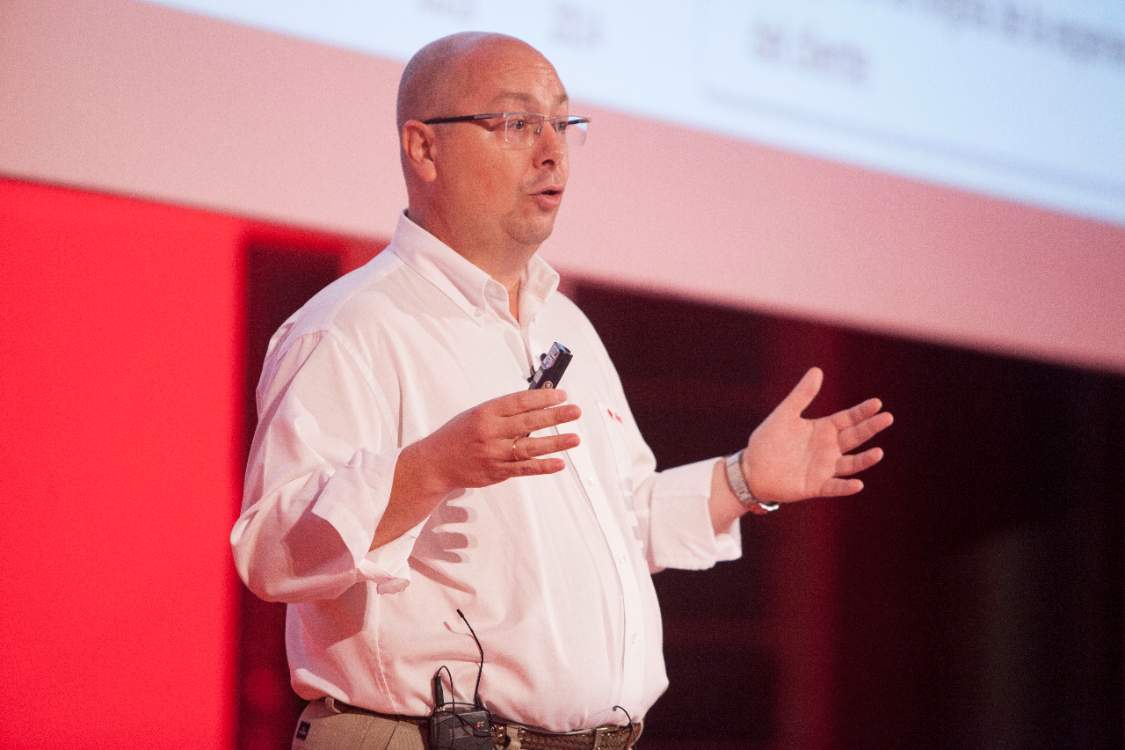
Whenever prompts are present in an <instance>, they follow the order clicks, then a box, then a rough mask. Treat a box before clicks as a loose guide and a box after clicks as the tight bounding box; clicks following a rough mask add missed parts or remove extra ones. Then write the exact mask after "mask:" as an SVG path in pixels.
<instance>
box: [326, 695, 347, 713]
mask: <svg viewBox="0 0 1125 750" xmlns="http://www.w3.org/2000/svg"><path fill="white" fill-rule="evenodd" d="M324 705H325V706H326V707H327V708H328V710H329V711H331V712H332V713H334V714H340V713H343V711H341V710H340V709H338V708H336V699H335V698H333V697H332V696H331V695H326V696H324Z"/></svg>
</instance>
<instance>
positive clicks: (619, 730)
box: [324, 698, 644, 750]
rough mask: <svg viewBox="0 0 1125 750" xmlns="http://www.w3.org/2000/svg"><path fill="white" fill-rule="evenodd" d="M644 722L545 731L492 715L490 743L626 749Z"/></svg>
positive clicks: (553, 749) (342, 708) (336, 706)
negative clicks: (563, 730)
mask: <svg viewBox="0 0 1125 750" xmlns="http://www.w3.org/2000/svg"><path fill="white" fill-rule="evenodd" d="M324 702H325V704H326V705H327V706H328V707H329V708H330V709H333V710H336V711H339V712H341V713H353V714H366V715H367V716H375V717H378V718H380V719H389V720H391V721H409V722H411V723H413V724H417V725H418V726H419V728H421V729H423V730H424V729H425V727H426V723H427V722H428V721H429V718H428V717H423V716H401V715H396V714H381V713H379V712H378V711H372V710H370V709H367V708H360V707H359V706H353V705H350V704H348V703H344V702H343V701H341V700H336V699H334V698H325V699H324ZM643 729H644V722H635V723H633V724H627V725H625V726H601V727H595V728H594V729H585V730H580V731H576V732H547V731H544V730H542V729H534V728H532V727H529V726H525V725H523V724H519V723H517V722H514V721H508V720H506V719H501V718H499V717H496V716H494V717H492V744H493V746H494V747H496V748H500V749H501V750H502V749H503V748H507V747H511V746H513V745H514V746H515V747H518V748H520V750H628V749H629V748H631V747H634V743H635V742H636V741H637V740H638V739H640V737H641V731H642V730H643Z"/></svg>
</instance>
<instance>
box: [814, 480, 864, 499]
mask: <svg viewBox="0 0 1125 750" xmlns="http://www.w3.org/2000/svg"><path fill="white" fill-rule="evenodd" d="M862 489H863V482H861V481H860V480H858V479H837V478H835V477H833V478H832V479H828V480H825V482H824V484H822V485H821V486H820V496H821V497H843V496H845V495H854V494H855V493H857V492H859V491H860V490H862Z"/></svg>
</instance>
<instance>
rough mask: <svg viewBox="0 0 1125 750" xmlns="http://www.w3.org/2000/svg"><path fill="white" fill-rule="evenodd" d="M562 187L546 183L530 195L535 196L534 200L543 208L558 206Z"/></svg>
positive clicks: (560, 200) (560, 201)
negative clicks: (546, 184) (545, 185)
mask: <svg viewBox="0 0 1125 750" xmlns="http://www.w3.org/2000/svg"><path fill="white" fill-rule="evenodd" d="M562 194H563V188H562V185H548V186H547V187H545V188H543V189H542V190H537V191H536V192H534V193H532V194H531V196H532V197H533V198H535V202H536V203H537V204H538V205H539V207H540V208H543V209H554V208H558V207H559V204H560V203H562Z"/></svg>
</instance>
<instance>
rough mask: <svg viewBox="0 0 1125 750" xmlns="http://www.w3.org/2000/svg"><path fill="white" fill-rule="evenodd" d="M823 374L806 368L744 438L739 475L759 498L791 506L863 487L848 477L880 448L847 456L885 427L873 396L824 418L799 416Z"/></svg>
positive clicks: (875, 459) (878, 456)
mask: <svg viewBox="0 0 1125 750" xmlns="http://www.w3.org/2000/svg"><path fill="white" fill-rule="evenodd" d="M823 381H824V373H823V372H821V370H820V369H819V368H816V367H814V368H812V369H810V370H809V371H808V372H806V373H805V375H804V376H803V377H802V378H801V380H800V382H798V383H797V385H796V386H795V387H794V388H793V390H792V391H791V392H790V393H789V395H788V396H786V397H785V399H784V400H783V401H782V402H781V403H780V404H778V405H777V407H776V408H775V409H774V410H773V411H772V412H771V413H770V415H769V416H768V417H766V418H765V420H764V421H763V422H762V423H761V424H760V425H758V427H757V429H755V430H754V432H753V433H752V434H751V435H750V440H749V442H748V443H747V446H746V451H745V452H744V453H743V457H742V461H743V466H742V468H743V471H744V472H745V473H746V476H747V478H748V480H749V483H750V490H751V492H753V493H754V496H755V497H757V498H759V499H760V500H765V501H774V502H783V503H784V502H795V501H798V500H806V499H808V498H811V497H835V496H840V495H853V494H855V493H857V492H859V491H860V490H862V489H863V482H861V481H860V480H859V479H856V478H854V476H853V475H855V474H858V473H859V472H861V471H863V470H864V469H868V468H870V467H872V466H874V465H875V464H877V463H879V461H880V460H882V458H883V450H882V449H881V448H869V449H867V450H865V451H862V452H860V453H854V454H853V453H849V451H852V450H854V449H856V448H858V447H859V446H861V445H863V444H864V443H866V442H867V441H868V440H870V439H871V438H872V437H874V436H875V435H877V434H879V433H880V432H882V431H883V430H885V429H886V428H887V427H890V426H891V423H892V422H893V421H894V417H893V416H892V415H891V413H890V412H886V411H882V408H883V404H882V402H881V401H880V400H879V399H877V398H872V399H868V400H867V401H864V402H862V403H860V404H857V405H855V406H853V407H851V408H850V409H844V410H842V411H838V412H836V413H835V414H832V415H830V416H827V417H820V418H818V419H805V418H804V417H802V416H801V413H802V412H804V410H805V409H806V408H808V406H809V404H811V403H812V401H813V399H814V398H816V395H817V393H819V392H820V386H821V383H822V382H823Z"/></svg>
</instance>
